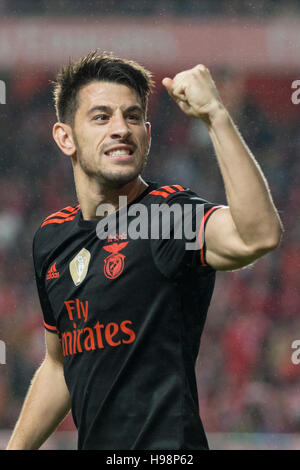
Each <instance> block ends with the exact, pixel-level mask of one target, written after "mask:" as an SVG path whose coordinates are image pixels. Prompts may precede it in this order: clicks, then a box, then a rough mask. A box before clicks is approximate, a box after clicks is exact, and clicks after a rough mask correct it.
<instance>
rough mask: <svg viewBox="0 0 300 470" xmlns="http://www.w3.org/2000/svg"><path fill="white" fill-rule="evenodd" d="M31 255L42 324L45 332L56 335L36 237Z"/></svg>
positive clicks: (56, 331)
mask: <svg viewBox="0 0 300 470" xmlns="http://www.w3.org/2000/svg"><path fill="white" fill-rule="evenodd" d="M32 254H33V264H34V271H35V280H36V286H37V291H38V295H39V299H40V304H41V308H42V312H43V324H44V327H45V328H46V330H48V331H51V332H52V333H58V330H57V327H56V321H55V318H54V315H53V311H52V308H51V305H50V301H49V298H48V294H47V291H46V289H45V283H44V279H43V266H42V263H41V261H40V259H39V256H38V251H37V242H36V236H35V237H34V239H33V250H32Z"/></svg>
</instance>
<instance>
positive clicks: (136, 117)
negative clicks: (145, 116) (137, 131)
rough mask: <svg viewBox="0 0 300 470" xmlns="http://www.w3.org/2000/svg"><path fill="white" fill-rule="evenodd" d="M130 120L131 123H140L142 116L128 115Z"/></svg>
mask: <svg viewBox="0 0 300 470" xmlns="http://www.w3.org/2000/svg"><path fill="white" fill-rule="evenodd" d="M128 119H130V120H131V121H140V119H141V118H140V116H139V115H138V114H128Z"/></svg>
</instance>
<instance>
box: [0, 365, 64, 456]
mask: <svg viewBox="0 0 300 470" xmlns="http://www.w3.org/2000/svg"><path fill="white" fill-rule="evenodd" d="M69 410H70V399H69V392H68V389H67V387H66V383H65V379H64V375H63V369H62V367H59V366H58V365H56V364H55V363H53V362H51V361H49V360H47V359H46V360H45V361H44V362H43V364H42V365H41V367H40V368H39V369H38V370H37V372H36V374H35V376H34V378H33V380H32V383H31V386H30V388H29V391H28V393H27V396H26V399H25V402H24V405H23V408H22V411H21V414H20V417H19V419H18V422H17V424H16V426H15V429H14V432H13V434H12V436H11V439H10V441H9V443H8V446H7V450H33V449H39V447H40V446H41V445H42V444H43V443H44V442H45V441H46V439H47V438H48V437H49V436H50V434H52V432H53V431H54V430H55V429H56V428H57V426H58V425H59V423H60V422H61V421H62V420H63V418H64V417H65V416H66V414H67V413H68V411H69Z"/></svg>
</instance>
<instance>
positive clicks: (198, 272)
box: [33, 183, 222, 450]
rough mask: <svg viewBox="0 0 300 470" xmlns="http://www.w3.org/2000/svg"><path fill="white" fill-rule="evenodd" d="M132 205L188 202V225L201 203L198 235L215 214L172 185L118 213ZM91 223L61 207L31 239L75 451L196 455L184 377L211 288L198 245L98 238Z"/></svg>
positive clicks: (193, 394) (199, 434)
mask: <svg viewBox="0 0 300 470" xmlns="http://www.w3.org/2000/svg"><path fill="white" fill-rule="evenodd" d="M134 203H140V204H142V205H143V206H144V207H145V208H147V209H148V210H149V209H150V208H151V207H152V205H154V204H162V203H163V204H167V205H168V206H172V205H173V204H174V203H178V204H179V205H181V206H183V205H184V204H186V203H188V204H189V207H190V208H192V211H191V212H190V214H192V219H193V218H195V213H196V209H197V207H199V204H200V205H201V204H202V207H204V214H205V215H204V217H203V218H202V221H201V224H200V227H201V230H202V231H204V228H205V223H206V221H207V220H208V218H209V216H210V214H211V213H212V212H214V210H215V209H217V208H218V207H222V206H217V205H214V204H211V203H208V202H207V201H204V200H202V199H200V198H199V197H198V196H197V195H196V194H195V193H193V192H192V191H190V190H187V189H184V188H183V187H181V186H180V185H172V186H164V187H158V186H157V185H155V184H153V183H149V186H148V187H147V188H146V190H145V191H144V192H143V193H142V194H141V195H140V196H139V197H138V198H137V199H136V200H135V201H133V202H132V203H130V204H129V205H128V206H127V208H126V211H127V212H128V214H129V209H130V208H131V207H132V205H133V204H134ZM133 219H134V217H133V216H129V217H128V224H129V223H130V222H131V221H132V220H133ZM149 221H150V225H151V217H149ZM175 222H176V221H175ZM175 222H174V221H173V222H172V223H174V224H175ZM97 224H98V221H96V220H91V221H87V220H84V219H83V218H82V213H81V210H80V206H79V205H77V206H74V207H73V206H72V207H71V206H69V207H65V208H64V209H62V210H61V211H59V212H57V213H55V214H52V215H50V216H49V217H47V219H45V221H44V222H43V223H42V225H41V227H40V228H39V229H38V230H37V232H36V234H35V237H34V242H33V258H34V265H35V274H36V282H37V287H38V292H39V298H40V302H41V306H42V311H43V315H44V325H45V328H46V329H47V330H49V331H52V332H54V333H56V334H58V335H59V339H60V341H61V346H62V351H63V356H64V360H63V362H64V375H65V380H66V384H67V387H68V389H69V392H70V396H71V404H72V415H73V419H74V422H75V425H76V427H77V428H78V449H106V450H109V449H113V450H119V449H126V450H131V449H139V450H140V449H143V450H145V449H156V450H157V449H167V450H169V449H191V450H192V449H195V450H196V449H206V448H208V444H207V440H206V436H205V433H204V430H203V426H202V423H201V419H200V416H199V406H198V394H197V386H196V378H195V363H196V359H197V355H198V350H199V345H200V336H201V333H202V330H203V326H204V322H205V318H206V313H207V309H208V306H209V303H210V300H211V296H212V292H213V288H214V282H215V271H214V270H213V269H212V268H211V267H210V266H208V265H207V263H206V259H205V244H204V246H203V247H202V248H201V249H194V250H187V249H186V243H185V242H186V240H185V236H184V234H183V236H182V237H181V238H178V237H177V238H175V237H174V236H173V237H172V233H173V234H174V231H172V230H171V237H169V238H163V237H159V238H156V239H154V238H153V239H151V238H150V239H149V238H147V239H144V238H140V239H132V238H130V236H129V235H128V233H126V231H122V233H111V234H109V235H108V236H107V238H106V239H100V238H99V234H97ZM171 228H174V226H172V227H171ZM54 386H55V384H54ZM54 396H55V395H54Z"/></svg>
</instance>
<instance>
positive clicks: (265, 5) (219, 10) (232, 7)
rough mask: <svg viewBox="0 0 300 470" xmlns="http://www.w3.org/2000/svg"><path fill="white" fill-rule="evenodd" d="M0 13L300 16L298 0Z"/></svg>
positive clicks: (160, 2)
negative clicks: (296, 14)
mask: <svg viewBox="0 0 300 470" xmlns="http://www.w3.org/2000/svg"><path fill="white" fill-rule="evenodd" d="M0 12H1V13H2V14H4V15H5V14H8V15H15V16H18V15H22V16H23V15H47V16H49V15H59V16H68V15H84V16H85V17H87V16H94V15H95V14H98V15H99V14H101V15H103V14H104V15H115V14H118V15H131V16H145V15H165V14H169V15H171V16H175V17H176V16H178V17H183V18H184V17H193V16H194V15H197V16H198V17H204V18H207V17H211V16H216V17H218V16H222V17H226V16H228V17H230V18H232V16H234V15H239V16H248V17H249V16H255V17H272V16H279V15H280V16H282V14H284V15H287V14H289V15H292V14H295V13H299V12H300V4H299V1H298V0H284V1H283V0H260V1H259V2H258V1H254V2H253V1H251V0H246V1H245V0H244V1H243V2H241V1H240V0H230V1H228V0H201V1H199V0H187V1H182V0H152V1H149V0H130V2H125V1H124V0H87V1H85V2H80V1H74V0H51V1H50V0H40V1H39V2H36V0H27V1H26V2H24V0H1V1H0Z"/></svg>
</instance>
